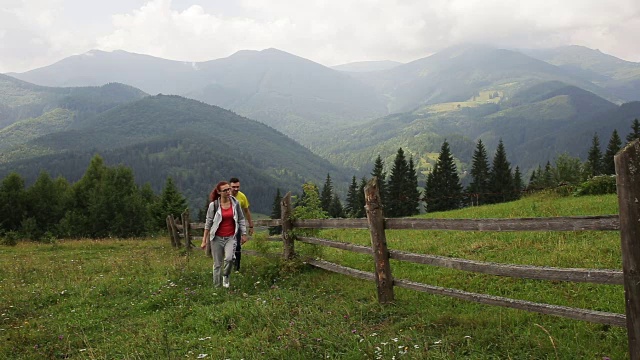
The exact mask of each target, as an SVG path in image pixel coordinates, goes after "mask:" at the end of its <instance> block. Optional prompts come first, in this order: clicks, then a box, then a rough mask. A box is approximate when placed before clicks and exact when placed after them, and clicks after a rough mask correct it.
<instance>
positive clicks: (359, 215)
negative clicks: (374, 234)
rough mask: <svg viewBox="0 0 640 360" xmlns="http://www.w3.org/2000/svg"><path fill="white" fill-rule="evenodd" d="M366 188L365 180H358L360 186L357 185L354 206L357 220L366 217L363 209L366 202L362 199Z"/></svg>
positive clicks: (363, 178)
mask: <svg viewBox="0 0 640 360" xmlns="http://www.w3.org/2000/svg"><path fill="white" fill-rule="evenodd" d="M366 186H367V178H366V177H362V179H360V184H359V185H358V204H357V205H356V206H357V211H356V212H355V214H356V217H357V218H363V217H367V211H366V210H365V208H364V206H365V205H366V200H365V198H364V188H365V187H366ZM383 205H384V204H383Z"/></svg>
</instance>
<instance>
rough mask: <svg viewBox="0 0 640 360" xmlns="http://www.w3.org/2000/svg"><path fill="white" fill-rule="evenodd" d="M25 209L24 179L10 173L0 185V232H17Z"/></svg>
mask: <svg viewBox="0 0 640 360" xmlns="http://www.w3.org/2000/svg"><path fill="white" fill-rule="evenodd" d="M26 208H27V206H26V192H25V188H24V179H23V178H22V177H21V176H20V175H18V173H16V172H12V173H10V174H9V175H8V176H7V177H5V178H4V179H3V180H2V184H1V185H0V230H4V231H7V232H8V231H17V230H19V229H20V224H21V223H22V220H23V217H24V216H25V213H26Z"/></svg>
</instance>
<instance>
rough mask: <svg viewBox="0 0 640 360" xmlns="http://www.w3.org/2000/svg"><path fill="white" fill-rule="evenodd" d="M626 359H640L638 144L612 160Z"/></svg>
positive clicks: (639, 178)
mask: <svg viewBox="0 0 640 360" xmlns="http://www.w3.org/2000/svg"><path fill="white" fill-rule="evenodd" d="M614 162H615V166H616V175H617V177H616V187H617V190H618V206H619V209H620V210H619V211H620V239H621V242H622V272H623V277H624V299H625V306H626V317H627V338H628V340H629V358H630V359H631V360H638V359H640V321H638V320H639V319H638V317H640V141H639V140H635V141H633V142H632V143H631V144H629V145H627V146H626V147H625V148H624V149H622V150H621V151H620V152H618V154H617V155H616V156H615V157H614Z"/></svg>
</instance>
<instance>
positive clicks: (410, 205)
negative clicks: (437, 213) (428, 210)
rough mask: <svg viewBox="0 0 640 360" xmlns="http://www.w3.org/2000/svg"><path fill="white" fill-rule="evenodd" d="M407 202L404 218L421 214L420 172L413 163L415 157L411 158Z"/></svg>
mask: <svg viewBox="0 0 640 360" xmlns="http://www.w3.org/2000/svg"><path fill="white" fill-rule="evenodd" d="M407 180H408V181H407V182H408V186H407V189H406V191H407V202H406V210H405V211H404V212H403V214H402V216H411V215H417V214H419V213H420V209H419V208H418V206H420V190H419V189H418V172H417V171H416V167H415V164H414V162H413V156H411V157H409V178H408V179H407Z"/></svg>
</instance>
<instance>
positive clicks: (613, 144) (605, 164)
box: [602, 129, 622, 175]
mask: <svg viewBox="0 0 640 360" xmlns="http://www.w3.org/2000/svg"><path fill="white" fill-rule="evenodd" d="M621 148H622V140H620V136H619V135H618V131H617V130H615V129H614V130H613V133H612V134H611V138H610V139H609V144H608V145H607V150H606V151H605V153H604V157H603V159H602V173H603V174H605V175H615V174H616V165H615V163H614V162H613V157H614V156H615V155H616V154H617V153H618V151H620V149H621Z"/></svg>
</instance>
